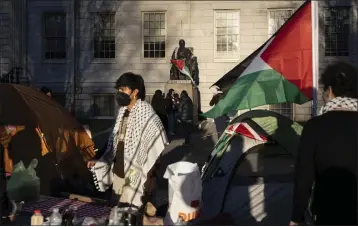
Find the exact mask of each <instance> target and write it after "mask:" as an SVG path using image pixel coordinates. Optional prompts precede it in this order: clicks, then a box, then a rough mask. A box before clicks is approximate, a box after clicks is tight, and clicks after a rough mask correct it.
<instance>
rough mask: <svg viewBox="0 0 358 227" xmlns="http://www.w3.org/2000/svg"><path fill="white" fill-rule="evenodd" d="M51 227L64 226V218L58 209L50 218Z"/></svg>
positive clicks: (55, 209) (54, 210)
mask: <svg viewBox="0 0 358 227" xmlns="http://www.w3.org/2000/svg"><path fill="white" fill-rule="evenodd" d="M50 225H56V226H59V225H62V216H61V214H60V212H59V209H58V208H54V209H53V212H52V214H51V216H50Z"/></svg>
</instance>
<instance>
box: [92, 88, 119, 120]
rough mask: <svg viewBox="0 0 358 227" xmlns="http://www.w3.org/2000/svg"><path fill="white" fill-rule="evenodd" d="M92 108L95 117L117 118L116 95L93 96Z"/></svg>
mask: <svg viewBox="0 0 358 227" xmlns="http://www.w3.org/2000/svg"><path fill="white" fill-rule="evenodd" d="M91 108H92V116H93V117H111V118H112V117H115V114H116V113H115V112H116V104H115V95H114V94H93V95H92V105H91Z"/></svg>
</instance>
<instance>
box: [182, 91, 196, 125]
mask: <svg viewBox="0 0 358 227" xmlns="http://www.w3.org/2000/svg"><path fill="white" fill-rule="evenodd" d="M193 109H194V107H193V101H191V99H190V97H189V96H183V97H182V98H181V100H180V103H179V119H180V120H181V121H192V120H193Z"/></svg>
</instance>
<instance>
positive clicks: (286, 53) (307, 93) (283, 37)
mask: <svg viewBox="0 0 358 227" xmlns="http://www.w3.org/2000/svg"><path fill="white" fill-rule="evenodd" d="M312 82H313V79H312V22H311V2H310V1H307V2H305V3H304V4H303V5H302V6H301V7H300V8H299V9H298V10H297V11H296V12H295V13H294V14H293V15H292V16H291V17H290V18H289V19H288V20H287V22H286V23H285V24H284V25H283V26H282V27H281V28H280V29H279V30H278V31H277V32H276V33H275V34H274V35H273V36H272V37H271V38H270V39H269V40H268V41H267V42H266V43H265V44H263V45H262V46H261V47H260V48H259V49H257V50H256V51H255V52H254V53H253V54H251V55H250V56H249V57H248V58H246V59H245V60H244V61H243V62H242V63H241V64H239V65H238V66H236V67H235V68H234V69H233V70H231V71H230V72H229V73H227V74H226V75H225V76H224V77H223V78H222V79H220V80H219V81H218V82H216V83H215V84H214V85H216V86H218V87H219V88H220V89H221V90H222V91H223V92H224V98H222V99H221V100H220V101H219V103H218V104H216V105H215V106H214V107H213V108H212V109H211V110H209V111H208V112H206V113H205V114H203V115H204V116H205V117H208V118H216V117H219V116H222V115H224V114H227V113H230V112H232V111H236V110H242V109H250V108H254V107H257V106H262V105H267V104H278V103H297V104H303V103H305V102H308V101H310V100H311V99H312V97H313V88H312V85H313V84H312Z"/></svg>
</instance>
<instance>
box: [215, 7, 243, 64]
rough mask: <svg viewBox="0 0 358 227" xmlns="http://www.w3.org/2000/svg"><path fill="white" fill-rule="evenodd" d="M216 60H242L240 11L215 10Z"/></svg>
mask: <svg viewBox="0 0 358 227" xmlns="http://www.w3.org/2000/svg"><path fill="white" fill-rule="evenodd" d="M214 14H215V20H214V24H215V25H214V58H215V59H216V60H224V61H225V60H238V59H239V58H240V53H239V51H240V45H239V43H240V11H239V10H215V11H214Z"/></svg>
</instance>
